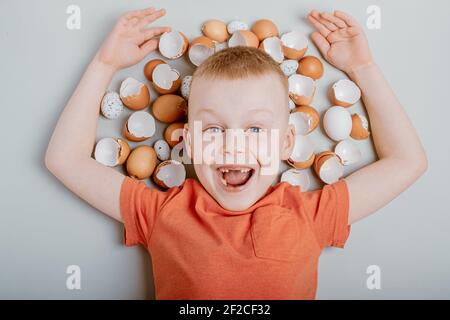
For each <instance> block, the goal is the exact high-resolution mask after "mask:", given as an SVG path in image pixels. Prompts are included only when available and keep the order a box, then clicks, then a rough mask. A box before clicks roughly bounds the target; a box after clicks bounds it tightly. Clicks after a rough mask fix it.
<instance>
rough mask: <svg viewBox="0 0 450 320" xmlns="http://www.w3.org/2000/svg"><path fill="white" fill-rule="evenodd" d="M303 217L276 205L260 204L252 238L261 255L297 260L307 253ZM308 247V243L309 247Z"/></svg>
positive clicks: (254, 246)
mask: <svg viewBox="0 0 450 320" xmlns="http://www.w3.org/2000/svg"><path fill="white" fill-rule="evenodd" d="M303 231H307V228H304V227H303V228H302V226H301V224H300V221H299V218H298V217H297V216H296V215H295V213H294V212H292V211H291V210H289V209H287V208H283V207H281V206H276V205H268V206H264V207H260V208H258V209H256V210H255V211H254V212H253V216H252V225H251V237H252V243H253V248H254V251H255V255H256V256H257V257H258V258H263V259H272V260H279V261H288V262H289V261H291V262H292V261H296V260H298V259H301V258H302V257H304V255H305V252H304V251H305V249H306V248H305V246H304V244H302V239H304V237H302V232H303ZM306 247H307V246H306Z"/></svg>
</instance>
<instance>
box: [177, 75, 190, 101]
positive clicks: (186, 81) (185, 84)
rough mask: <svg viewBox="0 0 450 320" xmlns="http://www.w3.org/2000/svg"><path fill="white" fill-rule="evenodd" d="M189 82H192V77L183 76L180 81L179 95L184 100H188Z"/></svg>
mask: <svg viewBox="0 0 450 320" xmlns="http://www.w3.org/2000/svg"><path fill="white" fill-rule="evenodd" d="M191 82H192V76H185V77H184V78H183V80H181V90H180V91H181V95H182V96H183V98H185V99H186V100H188V99H189V93H190V91H191Z"/></svg>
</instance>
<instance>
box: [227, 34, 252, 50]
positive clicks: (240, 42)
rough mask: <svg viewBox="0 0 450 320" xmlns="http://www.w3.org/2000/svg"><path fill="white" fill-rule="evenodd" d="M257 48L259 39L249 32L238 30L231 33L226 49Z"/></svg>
mask: <svg viewBox="0 0 450 320" xmlns="http://www.w3.org/2000/svg"><path fill="white" fill-rule="evenodd" d="M237 46H244V47H252V48H258V47H259V39H258V37H257V36H256V35H255V34H254V33H253V32H251V31H248V30H238V31H236V32H234V33H233V35H232V36H231V38H230V40H228V47H230V48H232V47H237Z"/></svg>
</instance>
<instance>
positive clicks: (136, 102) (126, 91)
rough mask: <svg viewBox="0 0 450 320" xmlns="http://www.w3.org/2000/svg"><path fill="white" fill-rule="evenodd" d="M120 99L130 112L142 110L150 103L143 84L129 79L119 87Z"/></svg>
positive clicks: (148, 94) (146, 89)
mask: <svg viewBox="0 0 450 320" xmlns="http://www.w3.org/2000/svg"><path fill="white" fill-rule="evenodd" d="M120 99H122V102H123V104H124V105H125V106H126V107H128V108H129V109H131V110H142V109H144V108H145V107H147V106H148V104H149V102H150V92H149V91H148V88H147V86H146V85H145V84H143V83H142V82H139V81H138V80H136V79H133V78H131V77H129V78H127V79H125V80H124V81H123V82H122V84H121V86H120Z"/></svg>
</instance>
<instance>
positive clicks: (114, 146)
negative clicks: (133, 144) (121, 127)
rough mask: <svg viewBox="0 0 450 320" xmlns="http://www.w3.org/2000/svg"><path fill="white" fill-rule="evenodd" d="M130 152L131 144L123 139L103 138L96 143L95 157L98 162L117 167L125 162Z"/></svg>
mask: <svg viewBox="0 0 450 320" xmlns="http://www.w3.org/2000/svg"><path fill="white" fill-rule="evenodd" d="M129 154H130V146H129V145H128V143H127V142H126V141H124V140H122V139H113V138H103V139H100V140H99V141H98V142H97V144H96V145H95V151H94V158H95V160H97V162H99V163H101V164H103V165H105V166H108V167H115V166H117V165H121V164H124V163H125V161H126V160H127V158H128V155H129Z"/></svg>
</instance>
